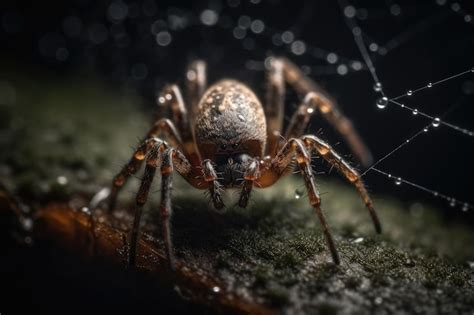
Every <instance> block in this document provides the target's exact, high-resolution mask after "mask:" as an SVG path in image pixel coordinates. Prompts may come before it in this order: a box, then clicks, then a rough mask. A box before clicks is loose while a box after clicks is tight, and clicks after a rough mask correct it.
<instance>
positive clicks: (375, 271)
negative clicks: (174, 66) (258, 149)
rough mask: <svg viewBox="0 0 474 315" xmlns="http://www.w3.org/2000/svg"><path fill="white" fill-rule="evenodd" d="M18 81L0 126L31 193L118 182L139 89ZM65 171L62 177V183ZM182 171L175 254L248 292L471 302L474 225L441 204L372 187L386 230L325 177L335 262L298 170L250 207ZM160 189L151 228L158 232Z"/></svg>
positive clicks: (352, 307) (389, 305)
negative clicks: (451, 216) (217, 206)
mask: <svg viewBox="0 0 474 315" xmlns="http://www.w3.org/2000/svg"><path fill="white" fill-rule="evenodd" d="M13 81H14V82H15V88H16V89H17V90H18V91H19V92H18V93H17V94H18V95H21V96H22V97H21V98H20V99H19V100H18V102H19V103H18V104H17V106H9V107H5V106H3V107H1V108H0V110H1V111H2V113H4V112H6V114H5V115H0V117H2V118H1V119H3V120H8V121H7V122H6V123H5V125H8V126H9V128H8V129H2V130H1V132H2V135H4V137H0V139H2V140H1V142H0V147H1V151H0V152H1V153H0V165H1V168H0V171H1V172H2V174H7V176H2V179H3V178H5V183H4V184H6V185H7V186H8V187H9V188H10V189H11V190H14V191H15V192H16V193H17V194H18V195H19V196H20V198H21V199H22V200H23V201H24V202H28V203H34V202H38V201H39V202H45V201H47V200H57V199H60V200H64V199H67V198H71V197H73V195H75V194H77V193H80V194H85V195H91V194H92V193H94V192H96V191H97V190H98V189H99V188H100V187H102V186H104V185H107V184H108V183H109V182H110V179H111V178H112V176H113V175H114V173H115V172H116V171H117V170H118V169H119V167H120V165H122V164H123V163H124V162H125V161H127V160H128V158H129V155H130V154H131V149H130V147H131V146H134V145H135V144H136V142H137V139H139V138H140V137H141V135H142V134H143V133H144V132H145V131H146V128H147V125H148V121H149V119H147V118H146V117H147V115H148V113H146V115H145V114H144V113H142V112H140V111H139V110H138V109H137V107H136V106H135V104H136V103H139V102H140V101H139V100H138V99H137V98H136V97H135V96H133V94H129V93H123V92H122V94H114V93H108V92H106V89H103V88H101V85H100V84H94V87H91V85H84V84H83V83H77V82H75V83H74V84H73V83H72V82H69V83H68V82H64V81H63V82H62V83H59V82H54V83H51V84H48V83H47V81H43V82H44V83H43V86H40V87H38V88H32V87H30V86H28V85H27V84H24V83H22V81H21V80H18V79H15V78H12V82H13ZM64 104H67V106H66V105H64ZM148 116H150V115H148ZM1 125H2V124H0V126H1ZM60 176H62V177H64V178H66V179H67V183H66V184H64V180H62V181H61V180H60V181H59V182H58V177H60ZM176 178H177V179H176V184H175V190H174V215H173V221H172V223H173V239H174V242H175V246H176V252H177V256H178V257H179V258H180V259H181V260H183V261H186V262H188V263H189V264H191V265H193V266H196V268H201V269H203V270H206V271H207V272H210V273H212V274H214V275H216V276H217V277H219V278H220V279H221V281H222V282H223V283H224V284H226V287H227V286H228V287H230V288H231V289H232V290H235V292H239V294H242V296H244V297H245V298H248V299H251V300H254V301H258V302H263V303H266V304H268V305H272V306H274V307H276V308H281V309H282V310H284V311H285V312H288V313H298V312H301V311H302V310H303V311H307V312H317V313H320V314H336V313H339V312H341V313H360V312H363V313H367V312H368V311H367V308H368V306H370V311H371V312H382V311H383V310H390V312H411V311H414V310H417V311H418V312H421V313H433V312H438V313H442V312H447V311H453V312H459V313H462V312H466V311H467V310H470V309H472V306H473V296H472V292H473V289H474V288H473V286H474V283H473V281H472V279H473V278H474V274H473V269H472V268H470V267H469V266H467V265H465V264H464V263H463V262H464V261H465V260H468V259H471V260H472V259H474V257H473V253H472V251H469V248H471V245H472V243H473V242H474V234H473V232H472V231H471V230H470V229H469V228H468V227H466V226H463V225H462V224H458V223H454V224H450V225H446V224H444V223H443V222H442V220H441V218H440V217H439V216H438V212H437V211H436V209H432V208H428V207H426V206H424V205H421V204H415V205H412V208H414V209H416V211H407V209H405V207H404V206H403V205H402V204H401V203H400V202H398V201H396V200H393V199H390V198H388V197H385V196H376V200H375V202H376V205H377V210H378V212H379V213H380V217H381V220H382V222H383V223H384V233H383V235H382V236H376V235H374V232H373V228H372V226H371V223H370V220H369V218H368V215H367V214H366V213H365V209H364V207H363V204H362V202H360V200H359V197H358V196H357V195H356V194H355V192H354V190H353V189H352V188H351V187H348V186H347V185H345V184H343V183H341V182H339V181H333V180H328V179H325V178H321V183H320V186H321V191H323V192H326V193H325V194H324V195H323V206H324V210H325V212H326V214H327V217H328V221H329V222H330V224H331V226H332V230H333V233H334V236H335V239H336V243H337V246H338V248H339V251H340V254H341V258H342V265H341V266H335V265H333V264H332V263H331V262H330V261H331V260H330V255H329V254H328V252H327V248H326V244H325V241H324V238H323V236H322V235H321V229H320V227H319V223H318V221H317V218H316V217H315V215H314V213H313V211H312V209H311V208H310V207H309V206H308V203H307V200H306V199H305V198H300V199H298V200H296V199H294V190H295V187H301V186H302V181H301V179H299V178H298V177H297V176H289V177H288V178H286V179H284V180H282V181H281V182H279V183H278V184H277V185H275V186H273V187H272V188H270V189H265V190H256V191H255V192H254V197H253V199H252V204H251V206H250V207H249V208H248V209H239V208H238V207H235V206H233V205H234V204H235V197H233V196H226V197H227V200H226V201H227V205H229V207H228V208H227V209H226V210H225V211H222V212H217V211H215V210H213V209H211V208H210V206H209V203H208V201H207V200H206V198H205V197H204V195H203V193H202V192H201V191H196V190H194V189H190V188H189V186H188V185H187V184H185V183H183V181H182V180H180V179H179V178H178V176H176ZM61 182H62V184H61ZM132 182H133V183H132V185H131V186H129V187H127V188H126V190H125V192H124V194H122V196H121V197H122V199H121V204H122V205H125V204H130V203H131V202H133V192H134V191H135V187H136V184H137V180H136V179H133V180H132ZM157 182H159V180H157ZM156 190H158V187H156V189H154V191H156ZM155 195H157V194H155ZM155 195H153V196H155ZM233 198H234V199H233ZM152 199H153V200H154V201H152V202H151V203H150V205H149V208H148V209H149V210H148V211H149V212H148V216H147V217H148V219H147V220H145V221H146V222H145V224H144V228H143V229H144V231H145V232H146V233H147V234H148V235H150V236H152V237H155V239H158V240H159V239H160V238H161V236H160V226H159V218H158V216H157V214H156V211H153V210H154V209H156V197H153V198H152ZM420 235H422V236H423V237H420ZM424 296H429V297H430V299H425V298H423V297H424ZM381 299H382V303H379V302H380V301H381ZM445 305H449V309H446V310H445V309H443V308H442V307H444V306H445Z"/></svg>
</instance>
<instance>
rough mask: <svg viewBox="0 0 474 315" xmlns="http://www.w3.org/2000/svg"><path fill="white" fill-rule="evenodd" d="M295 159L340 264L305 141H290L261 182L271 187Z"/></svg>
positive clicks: (266, 170) (330, 248)
mask: <svg viewBox="0 0 474 315" xmlns="http://www.w3.org/2000/svg"><path fill="white" fill-rule="evenodd" d="M295 157H296V163H297V164H298V166H299V168H300V169H301V173H302V175H303V178H304V182H305V186H306V190H307V192H308V197H309V202H310V204H311V206H312V207H313V208H314V210H315V211H316V214H317V215H318V218H319V221H320V222H321V226H322V227H323V233H324V236H325V238H326V243H327V244H328V247H329V250H330V251H331V255H332V260H333V261H334V263H335V264H339V263H340V259H339V254H338V252H337V249H336V245H335V244H334V240H333V238H332V235H331V232H330V230H329V226H328V224H327V222H326V219H325V217H324V214H323V212H322V210H321V198H320V197H319V191H318V188H317V186H316V182H315V179H314V174H313V171H312V169H311V155H310V153H309V152H308V150H307V149H306V147H305V144H304V143H303V141H302V140H300V139H294V138H293V139H290V140H289V141H288V142H287V143H286V144H285V145H284V146H283V148H282V149H281V150H280V151H279V152H278V154H277V155H276V156H275V158H274V159H273V160H272V162H271V164H270V166H268V167H266V168H265V169H264V170H263V171H262V174H261V177H260V180H259V181H261V183H262V184H264V185H265V186H269V185H271V184H272V183H273V182H275V181H276V180H278V178H279V177H280V176H282V175H283V174H284V173H285V170H286V169H287V168H288V165H290V164H291V163H292V162H293V160H294V159H295Z"/></svg>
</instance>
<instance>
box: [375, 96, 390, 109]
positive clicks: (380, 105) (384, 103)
mask: <svg viewBox="0 0 474 315" xmlns="http://www.w3.org/2000/svg"><path fill="white" fill-rule="evenodd" d="M376 104H377V107H378V108H380V109H384V108H385V107H386V106H387V104H388V98H387V97H385V96H383V97H381V98H379V99H377V102H376Z"/></svg>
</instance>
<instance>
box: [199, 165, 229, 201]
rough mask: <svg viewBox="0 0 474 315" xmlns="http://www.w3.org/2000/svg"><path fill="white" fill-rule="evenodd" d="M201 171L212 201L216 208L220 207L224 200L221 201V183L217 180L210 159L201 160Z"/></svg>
mask: <svg viewBox="0 0 474 315" xmlns="http://www.w3.org/2000/svg"><path fill="white" fill-rule="evenodd" d="M202 173H203V177H204V180H205V181H206V183H207V184H208V186H209V193H210V196H211V200H212V203H213V204H214V207H215V208H216V209H222V208H223V207H224V202H223V201H222V195H221V190H222V189H221V185H220V184H219V182H218V181H217V174H216V171H215V169H214V166H213V165H212V162H211V160H209V159H206V160H204V161H202Z"/></svg>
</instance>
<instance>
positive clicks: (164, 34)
mask: <svg viewBox="0 0 474 315" xmlns="http://www.w3.org/2000/svg"><path fill="white" fill-rule="evenodd" d="M171 39H172V38H171V34H170V33H169V32H168V31H161V32H159V33H158V34H156V42H157V43H158V45H160V46H168V45H169V44H170V43H171Z"/></svg>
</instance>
